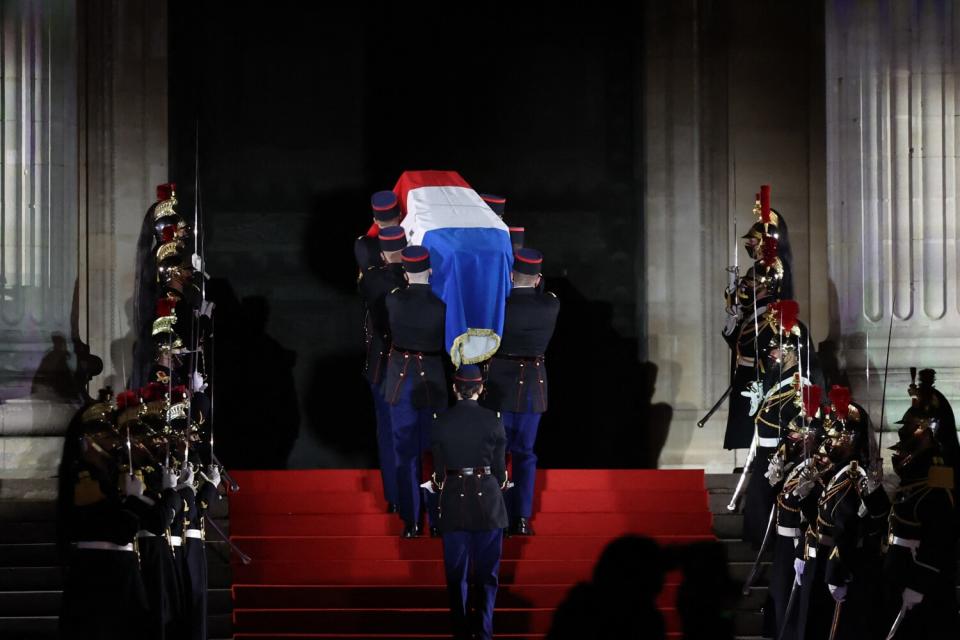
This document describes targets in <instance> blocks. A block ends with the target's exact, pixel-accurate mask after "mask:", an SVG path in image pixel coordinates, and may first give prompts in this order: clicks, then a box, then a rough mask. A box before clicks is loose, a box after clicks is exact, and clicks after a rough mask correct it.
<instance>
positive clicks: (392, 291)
mask: <svg viewBox="0 0 960 640" xmlns="http://www.w3.org/2000/svg"><path fill="white" fill-rule="evenodd" d="M397 291H400V287H394V288H393V289H391V290H390V293H396V292H397Z"/></svg>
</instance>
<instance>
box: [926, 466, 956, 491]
mask: <svg viewBox="0 0 960 640" xmlns="http://www.w3.org/2000/svg"><path fill="white" fill-rule="evenodd" d="M927 486H930V487H933V488H935V489H953V468H952V467H941V466H939V465H934V466H932V467H930V471H929V473H928V474H927Z"/></svg>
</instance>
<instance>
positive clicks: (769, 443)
mask: <svg viewBox="0 0 960 640" xmlns="http://www.w3.org/2000/svg"><path fill="white" fill-rule="evenodd" d="M757 446H758V447H764V448H765V449H776V448H777V447H779V446H780V438H757Z"/></svg>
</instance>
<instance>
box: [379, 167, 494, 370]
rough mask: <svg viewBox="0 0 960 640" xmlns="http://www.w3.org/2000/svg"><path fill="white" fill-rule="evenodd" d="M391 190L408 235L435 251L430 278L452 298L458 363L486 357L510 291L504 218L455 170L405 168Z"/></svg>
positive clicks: (451, 337)
mask: <svg viewBox="0 0 960 640" xmlns="http://www.w3.org/2000/svg"><path fill="white" fill-rule="evenodd" d="M393 191H394V193H396V194H397V199H398V200H399V201H400V208H401V211H402V213H403V216H404V217H403V220H402V222H401V223H400V224H401V226H403V228H404V229H406V230H407V243H408V244H419V245H423V246H424V247H426V248H427V249H428V250H429V251H430V266H431V268H432V269H433V276H432V277H431V280H430V284H431V287H432V289H433V292H434V293H436V294H437V296H439V297H440V299H441V300H443V301H444V302H445V303H446V305H447V327H446V347H447V352H448V353H449V354H450V358H451V359H452V360H453V364H454V366H457V367H459V366H460V365H461V364H473V363H477V362H481V361H482V360H486V359H487V358H489V357H490V356H492V355H493V354H494V353H495V352H496V351H497V348H498V347H499V346H500V335H501V334H502V332H503V314H504V308H505V306H506V300H507V295H509V293H510V269H511V268H512V267H513V248H512V245H511V244H510V232H509V230H508V229H507V225H505V224H504V223H503V221H502V220H501V219H500V218H499V217H498V216H497V214H495V213H494V212H493V211H492V210H491V209H490V207H488V206H487V204H486V203H485V202H484V201H483V200H482V199H481V198H480V196H479V195H478V194H477V192H476V191H474V190H473V189H472V188H471V187H470V185H469V184H467V182H466V180H464V179H463V178H462V177H461V176H460V174H459V173H457V172H456V171H406V172H404V173H403V175H401V176H400V179H399V180H398V181H397V184H396V186H395V187H394V188H393Z"/></svg>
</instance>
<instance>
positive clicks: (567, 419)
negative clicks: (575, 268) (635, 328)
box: [537, 278, 673, 469]
mask: <svg viewBox="0 0 960 640" xmlns="http://www.w3.org/2000/svg"><path fill="white" fill-rule="evenodd" d="M547 290H548V291H553V292H555V293H556V294H557V296H558V297H559V298H560V315H559V317H558V318H557V328H556V332H555V333H554V337H553V340H552V341H551V343H550V348H549V349H548V350H547V367H548V372H549V375H550V390H549V393H550V400H549V402H550V405H549V408H548V411H547V412H546V413H545V414H544V416H543V421H542V424H541V427H540V430H539V432H538V436H537V455H538V457H539V463H538V466H540V467H573V468H577V467H597V468H604V467H606V468H625V469H630V468H634V469H653V468H656V467H657V464H658V461H659V458H660V453H661V452H662V451H663V447H664V444H665V443H666V441H667V435H668V434H669V431H670V423H671V421H672V419H673V408H672V407H671V406H670V405H669V404H665V403H653V401H652V400H653V394H654V390H655V388H656V380H657V374H658V367H657V365H656V364H654V363H652V362H641V361H640V360H639V358H638V357H637V351H638V349H637V346H638V345H637V340H636V339H634V338H627V337H624V336H622V335H621V334H620V333H619V332H618V331H617V330H616V329H615V328H614V326H613V305H612V304H611V303H609V302H605V301H596V300H590V299H588V298H587V297H586V296H584V295H583V294H582V293H581V292H580V291H578V290H577V289H576V288H575V287H574V286H573V285H572V284H571V282H570V281H569V279H567V278H550V279H548V283H547Z"/></svg>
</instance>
